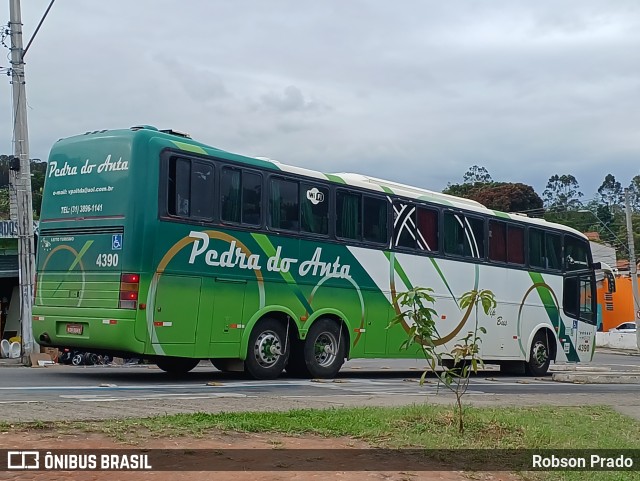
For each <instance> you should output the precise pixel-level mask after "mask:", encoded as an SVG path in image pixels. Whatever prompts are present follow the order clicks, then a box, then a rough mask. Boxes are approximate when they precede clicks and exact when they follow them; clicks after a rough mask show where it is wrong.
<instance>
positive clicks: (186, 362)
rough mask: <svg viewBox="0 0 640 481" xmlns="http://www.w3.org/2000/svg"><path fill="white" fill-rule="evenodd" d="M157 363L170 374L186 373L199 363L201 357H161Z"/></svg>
mask: <svg viewBox="0 0 640 481" xmlns="http://www.w3.org/2000/svg"><path fill="white" fill-rule="evenodd" d="M155 362H156V365H157V366H158V367H159V368H160V369H162V370H163V371H164V372H166V373H168V374H186V373H188V372H189V371H191V370H192V369H193V368H194V367H196V366H197V365H198V363H199V362H200V359H192V358H190V357H168V356H167V357H159V358H157V359H156V360H155Z"/></svg>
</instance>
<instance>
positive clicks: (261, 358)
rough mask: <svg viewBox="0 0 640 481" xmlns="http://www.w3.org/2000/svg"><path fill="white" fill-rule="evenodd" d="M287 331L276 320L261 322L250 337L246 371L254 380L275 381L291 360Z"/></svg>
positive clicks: (263, 320)
mask: <svg viewBox="0 0 640 481" xmlns="http://www.w3.org/2000/svg"><path fill="white" fill-rule="evenodd" d="M290 344H291V343H290V342H289V340H288V339H287V330H286V328H285V326H283V325H282V323H280V322H278V321H277V320H276V319H271V318H266V319H262V320H261V321H259V322H258V323H257V324H256V325H255V327H254V328H253V330H252V331H251V335H250V336H249V346H248V352H247V359H246V360H245V362H244V365H245V371H246V372H248V373H249V375H250V376H251V377H253V378H254V379H275V378H277V377H278V376H279V375H280V373H282V371H283V370H284V367H285V366H286V365H287V360H288V359H289V350H290Z"/></svg>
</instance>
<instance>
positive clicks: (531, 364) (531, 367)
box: [525, 331, 551, 376]
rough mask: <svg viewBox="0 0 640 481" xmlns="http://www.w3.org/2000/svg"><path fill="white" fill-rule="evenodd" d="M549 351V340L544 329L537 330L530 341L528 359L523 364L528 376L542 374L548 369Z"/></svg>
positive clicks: (549, 361)
mask: <svg viewBox="0 0 640 481" xmlns="http://www.w3.org/2000/svg"><path fill="white" fill-rule="evenodd" d="M550 363H551V352H550V350H549V340H548V339H547V334H546V333H545V331H538V332H537V333H536V335H535V337H534V338H533V342H532V343H531V349H530V352H529V361H528V362H527V363H526V364H525V370H526V372H527V374H528V375H529V376H544V375H545V374H547V371H548V370H549V364H550Z"/></svg>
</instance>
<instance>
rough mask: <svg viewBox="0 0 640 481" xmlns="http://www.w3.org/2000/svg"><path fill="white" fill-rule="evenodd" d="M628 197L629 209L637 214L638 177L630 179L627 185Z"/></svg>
mask: <svg viewBox="0 0 640 481" xmlns="http://www.w3.org/2000/svg"><path fill="white" fill-rule="evenodd" d="M629 196H630V198H631V199H630V200H631V208H632V209H633V210H634V211H636V212H639V211H640V175H636V176H635V177H634V178H633V179H631V183H630V184H629Z"/></svg>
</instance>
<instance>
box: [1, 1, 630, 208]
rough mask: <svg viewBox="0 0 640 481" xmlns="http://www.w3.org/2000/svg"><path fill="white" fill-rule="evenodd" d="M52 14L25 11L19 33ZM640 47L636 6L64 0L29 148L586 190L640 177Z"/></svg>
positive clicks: (43, 66)
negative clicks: (192, 154) (101, 142)
mask: <svg viewBox="0 0 640 481" xmlns="http://www.w3.org/2000/svg"><path fill="white" fill-rule="evenodd" d="M47 4H48V2H47V1H46V0H29V1H28V2H26V1H25V2H23V16H24V24H25V32H26V33H27V35H29V34H30V32H32V31H33V28H34V27H35V25H36V24H37V21H38V20H39V18H40V15H41V13H42V12H43V11H44V9H45V8H46V5H47ZM7 17H8V12H7ZM0 20H1V18H0ZM639 51H640V4H639V3H638V2H637V1H635V0H618V1H616V2H608V1H605V0H566V1H563V2H562V3H561V4H559V3H558V2H557V1H553V0H541V1H536V2H531V1H529V0H496V1H493V2H477V1H471V0H467V1H460V2H439V1H436V0H406V1H404V2H402V3H400V4H391V3H388V2H372V1H369V0H367V1H365V0H351V1H349V2H344V1H341V0H326V1H324V2H314V3H308V2H296V1H294V0H275V1H272V2H261V1H259V0H239V1H238V2H209V1H206V0H192V1H190V2H178V1H176V0H139V1H137V2H128V1H125V0H113V1H111V2H108V3H104V2H83V1H81V0H67V1H66V2H57V3H56V4H55V5H54V8H53V9H52V11H51V14H50V16H49V18H48V19H47V21H46V22H45V24H44V27H43V29H42V30H41V32H40V33H39V35H38V38H37V39H36V41H35V42H34V44H33V46H32V47H31V50H30V51H29V55H28V58H27V82H28V83H27V95H28V99H29V105H30V110H29V121H30V129H31V130H30V133H31V152H32V157H41V158H45V157H46V156H47V152H48V150H49V149H50V147H51V145H52V144H53V142H54V141H55V140H56V139H58V138H60V137H66V136H69V135H73V134H76V133H82V132H84V131H87V130H95V129H101V128H116V127H127V126H130V125H134V124H140V123H145V124H155V125H157V126H158V127H172V128H175V129H177V130H181V131H188V132H190V133H191V134H192V136H193V137H194V138H197V139H199V140H201V141H203V142H206V143H209V144H212V145H214V146H217V147H220V148H224V149H228V150H232V151H237V152H240V153H245V154H249V155H263V156H268V157H271V158H276V159H279V160H280V161H282V162H287V163H292V164H295V165H300V166H305V167H312V168H319V169H322V170H325V171H343V170H350V171H356V172H362V173H367V174H370V175H375V176H378V177H386V178H390V179H392V180H397V181H400V182H408V183H413V184H417V185H419V186H422V187H426V188H431V189H434V190H440V189H442V188H443V187H444V186H446V184H447V182H448V181H459V180H461V178H462V175H463V173H464V172H465V171H466V169H467V168H468V167H469V166H470V165H473V164H479V165H484V166H486V167H487V168H488V169H489V171H490V172H491V174H492V175H493V177H494V178H495V179H498V180H511V181H518V182H525V183H529V184H531V185H533V186H534V187H535V188H536V189H537V190H538V191H539V192H541V191H542V190H543V189H544V185H545V184H546V181H547V179H548V178H549V177H550V176H551V175H553V174H555V173H572V174H574V175H575V176H576V177H577V179H578V180H579V181H580V184H581V186H582V190H583V191H584V192H585V197H587V198H588V197H592V196H593V195H594V194H595V190H596V189H597V187H598V186H599V185H600V183H601V182H602V179H603V178H604V176H605V175H606V174H607V173H609V172H611V173H613V174H614V175H615V176H616V178H617V179H618V180H620V181H621V182H622V183H623V185H624V184H627V183H628V181H629V180H630V179H631V177H632V176H633V175H636V174H638V173H640V172H639V169H638V167H637V166H638V158H640V141H639V140H638V135H637V126H638V125H640V111H639V110H638V109H637V105H638V104H639V103H640V62H638V61H637V60H638V53H637V52H639ZM0 58H4V57H0ZM0 66H5V64H4V63H3V62H1V61H0ZM5 88H6V92H7V93H6V95H4V96H0V110H2V111H4V112H9V111H10V109H11V106H10V103H9V102H10V86H9V85H8V82H7V83H6V84H5ZM0 129H2V131H4V132H6V133H7V134H6V135H5V136H4V137H2V138H0V151H1V152H4V151H9V150H10V149H11V143H10V137H9V136H10V132H11V126H10V116H9V115H8V114H7V115H4V116H0Z"/></svg>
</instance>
